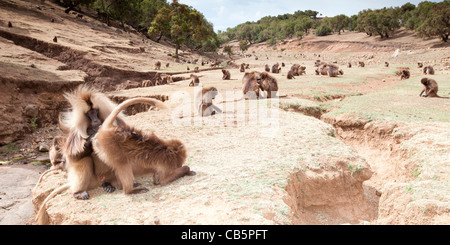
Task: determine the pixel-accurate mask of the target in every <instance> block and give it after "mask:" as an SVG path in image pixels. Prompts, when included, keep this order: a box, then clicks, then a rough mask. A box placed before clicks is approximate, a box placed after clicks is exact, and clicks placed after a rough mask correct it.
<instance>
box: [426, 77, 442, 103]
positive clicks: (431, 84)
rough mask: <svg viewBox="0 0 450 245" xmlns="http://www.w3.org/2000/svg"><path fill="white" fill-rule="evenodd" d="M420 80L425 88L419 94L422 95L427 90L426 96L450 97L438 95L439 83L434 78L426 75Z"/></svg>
mask: <svg viewBox="0 0 450 245" xmlns="http://www.w3.org/2000/svg"><path fill="white" fill-rule="evenodd" d="M420 82H421V83H422V84H423V86H424V88H423V89H422V92H420V94H419V96H422V94H423V93H424V92H425V95H424V97H439V98H446V99H448V97H441V96H439V95H437V92H438V84H437V82H436V81H435V80H434V79H431V78H426V77H424V78H422V80H420Z"/></svg>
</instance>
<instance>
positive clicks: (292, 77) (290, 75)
mask: <svg viewBox="0 0 450 245" xmlns="http://www.w3.org/2000/svg"><path fill="white" fill-rule="evenodd" d="M286 77H287V79H295V77H294V71H292V70H290V71H288V73H287V76H286Z"/></svg>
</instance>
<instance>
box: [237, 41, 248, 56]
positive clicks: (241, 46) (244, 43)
mask: <svg viewBox="0 0 450 245" xmlns="http://www.w3.org/2000/svg"><path fill="white" fill-rule="evenodd" d="M249 46H250V45H249V43H248V41H247V40H241V41H240V42H239V49H240V50H241V51H242V53H244V52H245V51H247V49H248V47H249Z"/></svg>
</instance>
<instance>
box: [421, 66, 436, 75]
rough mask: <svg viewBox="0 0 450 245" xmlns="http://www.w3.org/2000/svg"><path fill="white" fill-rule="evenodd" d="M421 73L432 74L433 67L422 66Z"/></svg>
mask: <svg viewBox="0 0 450 245" xmlns="http://www.w3.org/2000/svg"><path fill="white" fill-rule="evenodd" d="M423 74H425V75H426V74H428V75H434V69H433V67H432V66H425V67H424V68H423Z"/></svg>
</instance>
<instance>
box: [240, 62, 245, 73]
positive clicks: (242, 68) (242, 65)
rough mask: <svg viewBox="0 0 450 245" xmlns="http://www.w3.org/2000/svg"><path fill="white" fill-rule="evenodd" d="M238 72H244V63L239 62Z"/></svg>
mask: <svg viewBox="0 0 450 245" xmlns="http://www.w3.org/2000/svg"><path fill="white" fill-rule="evenodd" d="M239 71H240V72H245V63H242V64H241V69H239Z"/></svg>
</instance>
